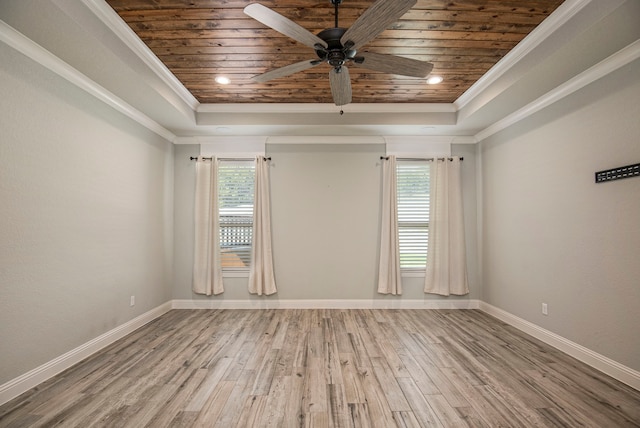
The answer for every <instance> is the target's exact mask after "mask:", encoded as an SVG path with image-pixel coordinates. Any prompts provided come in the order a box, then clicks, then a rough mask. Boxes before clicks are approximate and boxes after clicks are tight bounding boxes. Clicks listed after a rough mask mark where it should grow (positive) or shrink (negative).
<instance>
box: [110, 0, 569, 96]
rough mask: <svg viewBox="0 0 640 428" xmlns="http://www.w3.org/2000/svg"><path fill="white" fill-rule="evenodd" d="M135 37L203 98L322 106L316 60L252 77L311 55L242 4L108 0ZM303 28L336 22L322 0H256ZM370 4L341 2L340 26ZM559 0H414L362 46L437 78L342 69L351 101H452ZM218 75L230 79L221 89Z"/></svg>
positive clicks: (322, 70) (322, 68)
mask: <svg viewBox="0 0 640 428" xmlns="http://www.w3.org/2000/svg"><path fill="white" fill-rule="evenodd" d="M107 3H108V4H109V5H110V6H111V7H112V8H113V9H114V10H115V11H116V12H117V13H118V15H119V16H120V17H121V18H122V19H123V20H124V21H125V22H126V23H127V24H128V25H129V26H130V27H131V29H132V30H133V31H134V32H135V33H136V34H137V35H138V37H140V39H141V40H142V41H143V42H144V43H145V44H146V45H147V46H148V47H149V48H150V49H151V50H152V51H153V53H154V54H155V55H156V56H157V57H158V58H159V59H160V60H161V61H162V62H163V63H164V64H165V65H166V67H167V68H168V69H169V70H170V71H171V72H172V73H173V74H174V75H175V76H176V77H177V78H178V79H179V80H180V81H181V82H182V83H183V84H184V86H185V87H186V88H187V89H188V90H189V91H190V92H191V93H192V94H193V95H194V97H195V98H196V99H197V100H198V101H199V102H200V103H203V104H224V103H234V104H236V103H267V104H269V103H331V102H332V99H331V92H330V88H329V79H328V74H329V70H330V67H329V66H328V65H327V64H322V65H319V66H317V67H314V68H312V69H309V70H306V71H304V72H300V73H296V74H294V75H291V76H289V77H285V78H280V79H276V80H272V81H269V82H266V83H256V82H254V81H252V80H251V78H252V77H253V76H255V75H258V74H261V73H264V72H266V71H269V70H271V69H274V68H277V67H282V66H285V65H288V64H291V63H295V62H299V61H304V60H308V59H314V58H315V53H314V52H313V50H312V49H311V48H309V47H307V46H304V45H302V44H300V43H297V42H295V41H293V40H291V39H289V38H287V37H285V36H283V35H281V34H279V33H277V32H276V31H274V30H272V29H269V28H267V27H266V26H264V25H263V24H261V23H259V22H257V21H255V20H253V19H252V18H250V17H249V16H247V15H245V14H244V13H243V9H244V7H245V6H247V5H248V4H250V3H252V2H251V1H241V0H225V1H219V0H218V1H214V0H107ZM259 3H261V4H263V5H264V6H267V7H269V8H273V9H274V10H275V11H277V12H278V13H280V14H282V15H284V16H286V17H288V18H289V19H291V20H293V21H294V22H296V23H298V24H299V25H301V26H303V27H304V28H306V29H307V30H309V31H311V32H312V33H315V34H317V33H318V32H320V31H321V30H323V29H325V28H331V27H334V26H335V22H334V7H333V5H332V4H331V2H330V0H322V1H314V0H284V1H274V0H263V1H259ZM372 3H373V1H362V0H358V1H356V0H343V2H342V4H341V5H340V9H339V26H340V27H344V28H348V27H349V26H350V25H351V24H352V23H353V22H354V21H355V20H356V19H357V17H358V16H360V15H361V14H362V13H363V12H364V11H365V10H366V9H367V8H368V7H370V6H371V4H372ZM561 3H562V1H561V0H535V1H490V0H468V1H460V2H453V1H440V0H418V2H417V4H416V5H415V6H414V7H413V8H412V9H411V10H409V12H407V13H406V14H405V15H404V16H403V17H402V18H401V19H400V20H399V21H397V22H396V23H395V24H393V25H392V26H391V27H389V28H388V29H387V30H386V31H384V32H383V33H382V34H380V35H379V36H378V37H377V38H376V39H375V40H374V41H372V42H370V43H369V44H367V45H366V46H365V47H364V48H363V49H361V51H362V50H363V51H371V52H376V53H383V54H393V55H399V56H405V57H409V58H414V59H419V60H424V61H429V62H431V63H433V64H434V68H433V72H432V73H431V74H432V75H439V76H442V77H443V78H444V81H443V82H442V83H440V84H438V85H428V84H427V83H426V81H425V79H419V78H411V77H403V76H397V75H390V74H385V73H380V72H374V71H369V70H366V69H364V68H357V67H350V68H349V72H350V75H351V81H352V86H353V103H452V102H454V101H455V100H456V99H457V98H458V97H459V96H460V95H462V94H463V93H464V92H465V91H466V90H467V89H469V87H471V85H473V84H474V83H475V82H476V81H477V80H478V79H479V78H480V77H481V76H482V75H483V74H485V73H486V72H487V71H488V70H489V69H490V68H491V67H493V66H494V65H495V64H496V63H497V62H498V61H499V60H500V59H501V58H502V57H504V56H505V55H506V54H507V53H508V52H509V51H510V50H511V49H513V48H514V47H515V46H516V44H518V43H519V42H520V41H521V40H522V39H523V38H524V37H526V36H527V35H528V34H529V33H530V32H531V31H533V30H534V29H535V28H536V26H538V25H539V24H540V23H541V22H542V21H543V20H544V19H545V18H546V17H547V16H548V15H549V14H551V13H552V12H553V11H554V10H555V9H556V8H557V7H558V6H559V5H560V4H561ZM217 76H226V77H228V78H229V79H230V80H231V83H230V84H228V85H220V84H218V83H217V82H216V81H215V78H216V77H217Z"/></svg>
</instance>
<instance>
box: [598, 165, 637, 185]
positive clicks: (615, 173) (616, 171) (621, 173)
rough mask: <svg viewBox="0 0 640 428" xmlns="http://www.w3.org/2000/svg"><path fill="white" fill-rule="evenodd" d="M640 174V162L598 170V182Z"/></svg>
mask: <svg viewBox="0 0 640 428" xmlns="http://www.w3.org/2000/svg"><path fill="white" fill-rule="evenodd" d="M637 176H640V163H636V164H633V165H627V166H621V167H619V168H612V169H606V170H604V171H598V172H596V183H604V182H605V181H613V180H622V179H623V178H630V177H637Z"/></svg>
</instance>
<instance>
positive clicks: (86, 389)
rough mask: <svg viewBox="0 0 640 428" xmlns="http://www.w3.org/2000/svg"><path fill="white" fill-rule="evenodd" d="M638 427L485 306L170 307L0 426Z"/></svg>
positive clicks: (592, 374) (612, 396)
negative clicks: (311, 308)
mask: <svg viewBox="0 0 640 428" xmlns="http://www.w3.org/2000/svg"><path fill="white" fill-rule="evenodd" d="M26 426H28V427H47V428H48V427H51V426H64V427H82V428H84V427H94V426H95V427H102V426H113V427H116V426H117V427H121V426H122V427H130V426H132V427H133V426H135V427H150V428H151V427H153V428H158V427H180V426H185V427H192V426H207V427H215V428H229V427H243V428H245V427H252V428H253V427H262V426H264V427H285V428H288V427H291V428H294V427H296V428H301V427H312V426H313V427H316V426H317V427H331V428H333V427H347V428H352V427H353V428H355V427H384V428H389V427H395V426H400V427H412V426H420V427H440V426H441V427H447V428H448V427H463V426H473V427H491V428H493V427H495V426H508V427H574V426H589V427H607V428H608V427H640V391H636V390H634V389H632V388H630V387H629V386H627V385H623V384H621V383H620V382H618V381H616V380H614V379H612V378H610V377H609V376H607V375H605V374H603V373H601V372H598V371H596V370H595V369H593V368H591V367H589V366H587V365H585V364H582V363H580V362H579V361H577V360H575V359H573V358H572V357H570V356H568V355H566V354H563V353H562V352H560V351H558V350H557V349H553V348H551V347H549V346H547V345H545V344H544V343H542V342H540V341H539V340H537V339H535V338H533V337H530V336H528V335H526V334H524V333H523V332H521V331H519V330H517V329H515V328H513V327H511V326H508V325H506V324H504V323H503V322H501V321H498V320H496V319H495V318H492V317H491V316H489V315H487V314H485V313H483V312H481V311H477V310H393V309H385V310H370V309H363V310H346V309H341V310H333V309H331V310H330V309H317V310H301V309H291V310H289V309H284V310H275V309H269V310H230V309H229V310H221V309H216V310H172V311H169V312H167V313H166V314H164V315H163V316H161V317H159V318H157V319H156V320H154V321H152V322H150V323H148V324H147V325H145V326H143V327H141V328H140V329H138V330H136V331H135V332H133V333H131V334H130V335H128V336H126V337H124V338H122V339H120V340H119V341H117V342H115V343H113V344H111V345H109V346H107V347H106V348H104V349H103V350H102V351H100V352H98V353H96V354H94V355H92V356H90V357H89V358H87V359H85V360H83V361H81V362H80V363H78V364H76V365H75V366H74V367H72V368H70V369H68V370H65V371H64V372H63V373H61V374H60V375H58V376H56V377H54V378H52V379H49V380H48V381H46V382H43V383H42V384H41V385H38V386H37V387H36V388H34V389H32V390H30V391H28V392H26V393H25V394H23V395H22V396H20V397H17V398H16V399H14V400H11V401H10V402H8V403H6V404H4V405H2V406H0V427H2V428H5V427H26Z"/></svg>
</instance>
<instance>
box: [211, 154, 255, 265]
mask: <svg viewBox="0 0 640 428" xmlns="http://www.w3.org/2000/svg"><path fill="white" fill-rule="evenodd" d="M254 176H255V164H254V161H253V160H246V161H244V160H240V161H237V160H234V161H226V160H220V162H219V164H218V212H219V215H220V254H221V264H222V268H223V269H225V270H238V269H247V268H249V265H250V263H251V242H252V237H253V192H254Z"/></svg>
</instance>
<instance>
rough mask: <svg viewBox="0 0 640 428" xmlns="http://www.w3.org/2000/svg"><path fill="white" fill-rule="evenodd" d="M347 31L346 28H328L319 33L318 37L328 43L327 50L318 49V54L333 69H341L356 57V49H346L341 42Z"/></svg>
mask: <svg viewBox="0 0 640 428" xmlns="http://www.w3.org/2000/svg"><path fill="white" fill-rule="evenodd" d="M346 31H347V29H346V28H327V29H326V30H322V31H321V32H319V33H318V37H320V38H321V39H322V40H324V41H325V42H326V43H327V48H326V49H325V48H324V47H322V48H317V49H316V54H317V55H318V57H319V58H320V59H322V60H323V61H327V62H328V63H329V65H331V66H332V67H336V68H339V67H341V66H342V65H343V64H344V63H345V62H346V61H348V60H351V59H353V58H354V57H355V56H356V50H355V49H348V48H345V47H344V46H342V43H341V42H340V39H341V38H342V35H343V34H344V33H345V32H346Z"/></svg>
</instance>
